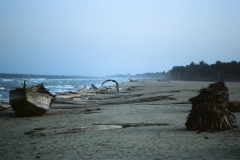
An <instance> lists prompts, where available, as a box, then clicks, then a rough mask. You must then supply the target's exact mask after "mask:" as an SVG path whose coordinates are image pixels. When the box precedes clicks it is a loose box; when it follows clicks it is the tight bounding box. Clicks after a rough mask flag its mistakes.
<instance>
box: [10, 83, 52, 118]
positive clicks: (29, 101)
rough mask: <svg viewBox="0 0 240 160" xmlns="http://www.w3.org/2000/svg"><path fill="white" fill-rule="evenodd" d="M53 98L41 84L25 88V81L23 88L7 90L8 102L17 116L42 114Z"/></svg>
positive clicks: (47, 108)
mask: <svg viewBox="0 0 240 160" xmlns="http://www.w3.org/2000/svg"><path fill="white" fill-rule="evenodd" d="M54 98H55V96H54V95H52V94H51V93H50V92H49V91H48V90H47V89H45V88H44V86H43V84H39V85H36V86H32V87H30V88H26V81H24V87H23V88H16V89H15V90H11V91H9V104H10V105H11V107H12V109H13V110H14V111H15V116H18V117H21V116H26V117H27V116H41V115H43V114H44V113H46V112H47V111H48V110H49V108H50V106H51V104H52V102H53V100H54Z"/></svg>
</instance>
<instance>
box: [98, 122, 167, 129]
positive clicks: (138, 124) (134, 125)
mask: <svg viewBox="0 0 240 160" xmlns="http://www.w3.org/2000/svg"><path fill="white" fill-rule="evenodd" d="M93 125H117V126H122V128H127V127H143V126H169V125H170V124H169V123H93Z"/></svg>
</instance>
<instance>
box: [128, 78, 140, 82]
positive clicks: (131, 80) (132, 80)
mask: <svg viewBox="0 0 240 160" xmlns="http://www.w3.org/2000/svg"><path fill="white" fill-rule="evenodd" d="M128 79H129V81H130V82H138V80H134V79H130V78H128Z"/></svg>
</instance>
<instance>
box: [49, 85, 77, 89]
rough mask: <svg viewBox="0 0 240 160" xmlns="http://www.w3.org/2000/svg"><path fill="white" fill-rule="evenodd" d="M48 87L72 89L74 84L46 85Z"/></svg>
mask: <svg viewBox="0 0 240 160" xmlns="http://www.w3.org/2000/svg"><path fill="white" fill-rule="evenodd" d="M46 88H68V89H70V88H71V89H72V88H74V87H73V86H72V85H62V86H61V85H57V86H46Z"/></svg>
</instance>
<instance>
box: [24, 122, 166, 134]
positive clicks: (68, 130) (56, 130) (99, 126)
mask: <svg viewBox="0 0 240 160" xmlns="http://www.w3.org/2000/svg"><path fill="white" fill-rule="evenodd" d="M169 125H170V124H168V123H113V124H110V123H109V124H93V125H91V126H87V127H76V128H64V127H63V128H61V127H60V128H49V129H46V128H35V129H33V130H32V131H28V132H24V135H31V136H49V135H54V134H67V133H78V132H86V131H96V130H110V129H121V128H127V127H144V126H169Z"/></svg>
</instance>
